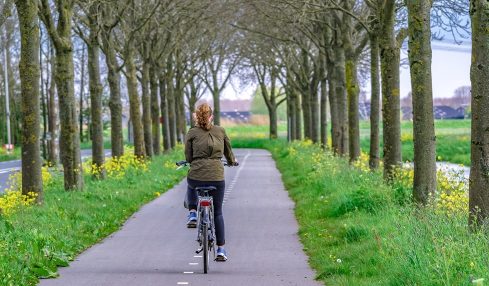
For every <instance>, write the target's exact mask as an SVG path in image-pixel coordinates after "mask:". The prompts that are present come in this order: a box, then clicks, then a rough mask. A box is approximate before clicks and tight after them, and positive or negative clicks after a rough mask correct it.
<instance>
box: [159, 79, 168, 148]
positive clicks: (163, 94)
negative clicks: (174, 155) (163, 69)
mask: <svg viewBox="0 0 489 286" xmlns="http://www.w3.org/2000/svg"><path fill="white" fill-rule="evenodd" d="M167 95H168V94H167V89H166V79H165V76H164V74H163V73H161V75H160V110H161V118H162V119H163V122H162V124H161V134H162V135H163V149H164V150H165V151H168V150H170V149H171V143H170V124H169V118H168V104H167V100H166V99H167Z"/></svg>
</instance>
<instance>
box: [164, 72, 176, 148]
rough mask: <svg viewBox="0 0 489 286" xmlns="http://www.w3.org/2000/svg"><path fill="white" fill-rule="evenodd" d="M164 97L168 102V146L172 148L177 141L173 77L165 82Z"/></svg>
mask: <svg viewBox="0 0 489 286" xmlns="http://www.w3.org/2000/svg"><path fill="white" fill-rule="evenodd" d="M166 84H167V85H166V90H167V93H166V96H167V97H166V98H167V103H168V124H169V131H170V147H171V148H172V149H173V148H174V147H175V145H176V143H177V124H176V112H175V88H174V86H173V78H170V79H168V78H167V82H166Z"/></svg>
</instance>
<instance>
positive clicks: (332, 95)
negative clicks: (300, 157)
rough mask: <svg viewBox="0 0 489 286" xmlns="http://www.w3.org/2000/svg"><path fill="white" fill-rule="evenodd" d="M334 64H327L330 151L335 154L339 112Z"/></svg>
mask: <svg viewBox="0 0 489 286" xmlns="http://www.w3.org/2000/svg"><path fill="white" fill-rule="evenodd" d="M333 65H334V62H328V65H327V68H328V98H329V110H330V115H331V149H332V150H333V152H334V153H335V154H338V153H339V150H340V138H341V136H340V135H341V132H340V123H339V116H338V115H339V114H338V113H339V110H338V98H337V96H336V77H335V76H336V75H337V73H336V72H335V71H334V66H333Z"/></svg>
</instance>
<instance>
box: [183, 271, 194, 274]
mask: <svg viewBox="0 0 489 286" xmlns="http://www.w3.org/2000/svg"><path fill="white" fill-rule="evenodd" d="M183 274H194V272H192V271H184V272H183Z"/></svg>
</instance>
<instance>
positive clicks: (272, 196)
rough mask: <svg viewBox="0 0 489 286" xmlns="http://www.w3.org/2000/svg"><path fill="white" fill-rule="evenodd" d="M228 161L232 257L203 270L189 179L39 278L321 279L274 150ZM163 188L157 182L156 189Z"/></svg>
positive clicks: (148, 285) (246, 283)
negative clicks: (55, 273)
mask: <svg viewBox="0 0 489 286" xmlns="http://www.w3.org/2000/svg"><path fill="white" fill-rule="evenodd" d="M236 155H237V157H238V160H239V161H240V162H241V164H240V167H237V168H226V184H227V185H226V195H225V203H224V218H225V223H226V249H227V252H228V257H229V260H228V261H227V262H224V263H223V262H211V264H210V270H209V274H203V270H202V258H201V257H198V256H199V255H196V254H195V250H196V249H197V242H196V241H195V238H196V230H195V229H187V228H186V225H185V223H186V216H187V212H186V210H185V209H184V208H183V196H184V192H185V189H186V183H185V182H184V181H183V182H182V183H180V184H179V185H177V186H175V187H174V188H173V189H172V190H169V191H168V192H166V193H165V194H163V195H162V196H160V197H159V198H157V199H155V200H154V201H153V202H151V203H149V204H147V205H145V206H144V207H143V208H142V209H141V210H139V211H138V212H137V213H136V214H134V215H133V216H132V217H131V218H130V219H129V220H128V221H127V222H126V223H125V224H124V226H123V227H122V229H121V230H120V231H118V232H116V233H114V234H113V235H111V236H110V237H108V238H106V239H105V240H103V241H102V242H101V243H99V244H97V245H95V246H93V247H91V248H90V249H88V250H87V251H85V252H84V253H82V254H81V255H80V256H79V257H77V259H76V260H75V261H73V262H72V263H71V265H70V266H69V267H67V268H62V269H60V271H59V273H60V277H59V278H57V279H49V280H42V281H41V283H40V285H41V286H56V285H63V286H64V285H70V286H77V285H79V286H81V285H84V286H85V285H91V286H96V285H97V286H109V285H117V286H124V285H140V286H152V285H158V286H161V285H233V286H256V285H281V286H282V285H301V286H307V285H320V284H319V282H317V281H315V280H314V277H315V274H314V272H313V271H312V270H311V269H310V267H309V266H308V264H307V257H306V255H305V254H304V252H303V250H302V245H301V244H300V243H299V238H298V235H297V231H298V225H297V222H296V220H295V217H294V213H293V210H294V203H293V202H292V201H291V200H290V199H289V197H288V193H287V192H286V191H285V189H284V186H283V183H282V181H281V176H280V173H279V172H278V170H277V169H276V167H275V163H274V161H273V159H272V158H271V155H270V153H269V152H267V151H264V150H246V149H238V150H236ZM155 191H158V190H155Z"/></svg>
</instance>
